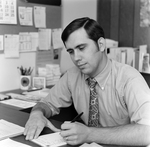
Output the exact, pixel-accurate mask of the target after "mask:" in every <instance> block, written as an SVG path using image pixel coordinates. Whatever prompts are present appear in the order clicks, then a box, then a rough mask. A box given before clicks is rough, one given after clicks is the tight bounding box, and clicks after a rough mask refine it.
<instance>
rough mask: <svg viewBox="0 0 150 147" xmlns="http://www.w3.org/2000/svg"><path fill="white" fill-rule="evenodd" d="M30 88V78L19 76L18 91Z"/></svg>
mask: <svg viewBox="0 0 150 147" xmlns="http://www.w3.org/2000/svg"><path fill="white" fill-rule="evenodd" d="M30 86H31V76H26V75H24V76H23V75H21V76H20V89H21V90H28V89H29V88H30Z"/></svg>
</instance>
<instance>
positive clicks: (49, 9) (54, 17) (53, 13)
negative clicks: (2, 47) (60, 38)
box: [0, 0, 61, 53]
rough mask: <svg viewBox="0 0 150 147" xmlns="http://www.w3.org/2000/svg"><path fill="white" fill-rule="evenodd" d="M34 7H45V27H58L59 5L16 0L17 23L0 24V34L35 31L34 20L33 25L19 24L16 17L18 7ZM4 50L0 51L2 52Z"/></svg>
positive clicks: (59, 23) (59, 19)
mask: <svg viewBox="0 0 150 147" xmlns="http://www.w3.org/2000/svg"><path fill="white" fill-rule="evenodd" d="M19 6H24V7H34V6H43V7H45V8H46V16H47V17H46V28H51V29H53V28H60V27H61V6H53V5H43V4H36V3H28V2H26V1H23V0H17V24H11V25H10V24H0V35H4V34H19V32H37V31H38V29H37V28H35V25H34V22H33V26H21V25H20V24H19V19H18V7H19ZM3 52H4V51H0V53H3Z"/></svg>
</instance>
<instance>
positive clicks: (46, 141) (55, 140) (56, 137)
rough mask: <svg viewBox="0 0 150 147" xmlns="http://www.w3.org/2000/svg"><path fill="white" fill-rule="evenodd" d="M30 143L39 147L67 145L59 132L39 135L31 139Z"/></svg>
mask: <svg viewBox="0 0 150 147" xmlns="http://www.w3.org/2000/svg"><path fill="white" fill-rule="evenodd" d="M31 141H32V142H34V143H36V144H38V145H40V146H41V147H47V146H49V147H57V146H62V145H66V144H67V142H66V141H65V139H64V138H63V137H62V136H61V135H60V132H56V133H51V134H46V135H41V136H39V137H38V138H37V139H33V140H31Z"/></svg>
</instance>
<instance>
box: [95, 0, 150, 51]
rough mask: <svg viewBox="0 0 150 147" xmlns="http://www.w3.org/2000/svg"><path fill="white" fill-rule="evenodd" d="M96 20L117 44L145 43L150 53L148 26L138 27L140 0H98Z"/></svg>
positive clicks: (134, 44) (130, 45)
mask: <svg viewBox="0 0 150 147" xmlns="http://www.w3.org/2000/svg"><path fill="white" fill-rule="evenodd" d="M97 20H98V22H99V23H100V24H101V26H102V27H103V28H104V31H105V34H106V37H107V38H110V39H114V40H117V41H118V42H119V46H128V47H138V46H139V45H143V44H147V45H148V52H149V53H150V42H149V39H150V28H149V27H140V0H98V9H97Z"/></svg>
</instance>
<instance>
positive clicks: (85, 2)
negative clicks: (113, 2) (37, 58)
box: [60, 0, 97, 72]
mask: <svg viewBox="0 0 150 147" xmlns="http://www.w3.org/2000/svg"><path fill="white" fill-rule="evenodd" d="M85 16H86V17H87V16H88V17H90V18H93V19H95V20H96V18H97V0H62V28H65V26H66V25H67V24H68V23H70V22H71V21H72V20H74V19H75V18H78V17H85ZM60 65H61V71H62V72H65V71H66V70H67V69H68V68H70V67H72V66H74V64H73V63H72V61H71V59H70V55H69V54H68V53H67V52H66V49H65V48H64V49H63V50H62V52H61V62H60Z"/></svg>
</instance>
